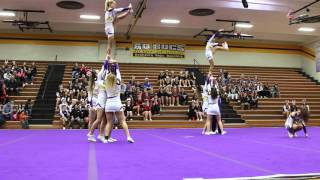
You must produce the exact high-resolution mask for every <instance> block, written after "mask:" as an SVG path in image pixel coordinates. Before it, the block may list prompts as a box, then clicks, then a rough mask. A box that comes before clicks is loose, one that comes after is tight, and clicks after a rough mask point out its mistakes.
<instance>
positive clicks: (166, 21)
mask: <svg viewBox="0 0 320 180" xmlns="http://www.w3.org/2000/svg"><path fill="white" fill-rule="evenodd" d="M161 23H164V24H179V23H180V20H177V19H161Z"/></svg>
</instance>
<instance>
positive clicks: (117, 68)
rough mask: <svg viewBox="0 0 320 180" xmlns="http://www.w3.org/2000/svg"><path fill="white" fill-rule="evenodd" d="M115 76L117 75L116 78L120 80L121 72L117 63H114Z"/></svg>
mask: <svg viewBox="0 0 320 180" xmlns="http://www.w3.org/2000/svg"><path fill="white" fill-rule="evenodd" d="M116 76H117V79H119V80H120V82H121V73H120V67H119V64H118V63H117V64H116Z"/></svg>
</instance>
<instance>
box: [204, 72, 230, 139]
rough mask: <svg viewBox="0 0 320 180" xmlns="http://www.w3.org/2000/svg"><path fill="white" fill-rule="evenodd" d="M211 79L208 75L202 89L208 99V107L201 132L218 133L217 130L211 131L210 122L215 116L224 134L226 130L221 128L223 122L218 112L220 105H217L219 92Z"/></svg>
mask: <svg viewBox="0 0 320 180" xmlns="http://www.w3.org/2000/svg"><path fill="white" fill-rule="evenodd" d="M211 81H212V78H210V77H209V79H208V80H207V81H206V84H205V87H204V90H205V91H206V93H207V97H208V100H207V101H208V107H207V110H206V113H207V120H206V123H205V126H204V128H203V134H205V135H213V134H217V133H218V132H217V131H215V132H213V131H212V122H213V118H214V116H215V118H216V120H217V124H218V126H219V128H220V129H221V134H222V135H224V134H226V131H224V130H223V124H222V120H221V113H220V107H219V93H218V90H217V88H216V85H214V84H213V83H212V82H211Z"/></svg>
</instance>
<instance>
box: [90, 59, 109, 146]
mask: <svg viewBox="0 0 320 180" xmlns="http://www.w3.org/2000/svg"><path fill="white" fill-rule="evenodd" d="M107 73H108V61H106V62H105V65H104V66H102V68H101V70H100V71H99V73H98V75H97V80H96V82H95V87H96V88H97V90H96V91H97V93H98V96H97V101H96V105H95V106H96V109H97V110H96V111H97V112H96V114H97V115H96V121H94V123H93V124H91V126H90V129H89V133H88V140H89V141H92V142H96V139H95V137H94V135H93V133H94V130H95V129H96V128H97V127H98V126H100V127H99V135H98V139H99V140H100V141H101V142H102V143H107V142H108V140H107V139H106V138H105V137H104V129H105V126H106V123H107V120H106V116H105V112H104V108H105V104H106V100H107V93H106V90H105V86H104V84H103V79H104V78H105V76H106V74H107ZM92 97H93V96H92ZM92 116H93V115H92Z"/></svg>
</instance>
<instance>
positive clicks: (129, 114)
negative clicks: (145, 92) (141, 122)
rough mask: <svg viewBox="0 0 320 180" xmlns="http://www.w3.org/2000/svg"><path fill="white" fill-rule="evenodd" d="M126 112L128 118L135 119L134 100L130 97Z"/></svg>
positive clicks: (128, 119) (129, 119)
mask: <svg viewBox="0 0 320 180" xmlns="http://www.w3.org/2000/svg"><path fill="white" fill-rule="evenodd" d="M124 112H125V115H126V120H127V121H132V120H133V104H132V100H131V99H130V98H128V99H127V101H126V105H125V110H124Z"/></svg>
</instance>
